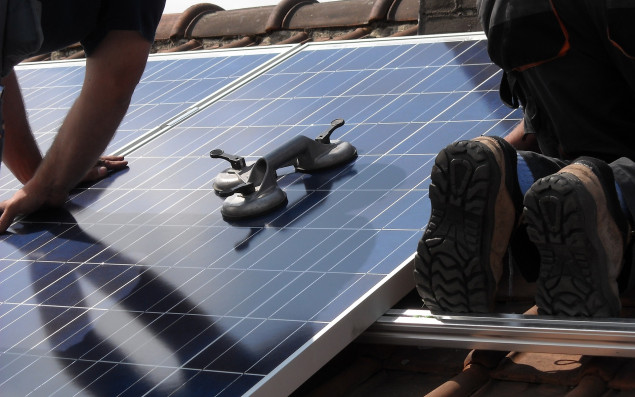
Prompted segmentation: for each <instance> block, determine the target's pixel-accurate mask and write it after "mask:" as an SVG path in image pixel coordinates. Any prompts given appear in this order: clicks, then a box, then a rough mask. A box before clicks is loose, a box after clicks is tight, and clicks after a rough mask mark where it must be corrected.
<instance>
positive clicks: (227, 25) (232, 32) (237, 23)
mask: <svg viewBox="0 0 635 397" xmlns="http://www.w3.org/2000/svg"><path fill="white" fill-rule="evenodd" d="M273 9H274V7H255V8H245V9H240V10H229V11H222V12H210V13H203V14H201V15H200V16H199V17H198V18H197V19H196V20H195V21H193V22H192V23H191V24H190V25H189V26H188V29H187V30H186V32H185V36H186V37H189V38H204V37H225V36H250V35H256V34H265V33H267V31H266V27H267V20H268V19H269V15H270V14H271V12H272V11H273Z"/></svg>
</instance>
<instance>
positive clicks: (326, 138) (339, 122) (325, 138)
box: [315, 119, 344, 143]
mask: <svg viewBox="0 0 635 397" xmlns="http://www.w3.org/2000/svg"><path fill="white" fill-rule="evenodd" d="M343 125H344V119H335V120H333V121H331V128H329V129H328V130H326V131H324V132H323V133H321V134H320V135H318V136H317V138H315V141H316V142H319V143H331V139H330V138H331V134H332V133H333V131H335V130H336V129H338V128H340V127H341V126H343Z"/></svg>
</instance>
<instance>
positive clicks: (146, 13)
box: [38, 0, 165, 55]
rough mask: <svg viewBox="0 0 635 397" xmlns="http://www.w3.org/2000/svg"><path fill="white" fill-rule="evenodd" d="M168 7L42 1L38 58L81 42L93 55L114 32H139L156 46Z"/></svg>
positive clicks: (160, 0) (143, 1)
mask: <svg viewBox="0 0 635 397" xmlns="http://www.w3.org/2000/svg"><path fill="white" fill-rule="evenodd" d="M164 6H165V0H102V1H97V0H42V31H43V33H44V42H43V44H42V46H41V47H40V50H39V51H38V54H45V53H49V52H51V51H55V50H59V49H62V48H64V47H67V46H69V45H71V44H74V43H77V42H80V43H81V44H82V46H83V47H84V51H85V52H86V54H87V55H91V54H92V53H93V52H94V50H95V49H96V48H97V46H98V45H99V44H100V43H101V41H102V40H103V39H104V37H105V36H106V34H107V33H108V32H110V31H111V30H131V31H136V32H139V33H140V34H141V35H142V36H143V37H144V38H145V39H146V40H148V41H149V42H152V41H154V34H155V32H156V29H157V26H158V25H159V20H160V19H161V15H162V14H163V8H164Z"/></svg>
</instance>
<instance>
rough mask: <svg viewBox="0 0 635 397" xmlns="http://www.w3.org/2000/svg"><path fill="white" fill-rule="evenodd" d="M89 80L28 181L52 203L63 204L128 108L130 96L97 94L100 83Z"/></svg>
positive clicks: (102, 148) (47, 202) (99, 153)
mask: <svg viewBox="0 0 635 397" xmlns="http://www.w3.org/2000/svg"><path fill="white" fill-rule="evenodd" d="M85 84H86V85H85V86H84V89H83V90H82V93H81V94H80V96H79V98H78V99H77V101H76V102H75V103H74V105H73V107H72V108H71V109H70V111H69V113H68V115H67V117H66V119H65V120H64V123H63V124H62V126H61V127H60V130H59V132H58V134H57V136H56V138H55V140H54V141H53V144H52V146H51V148H50V149H49V151H48V152H47V153H46V156H45V157H44V160H43V161H42V163H41V166H40V167H39V168H38V170H37V172H36V173H35V175H34V177H33V179H32V180H30V181H29V182H28V183H27V186H28V187H29V188H31V187H32V188H36V191H39V192H41V193H42V194H44V195H45V197H46V201H45V203H46V204H49V205H54V206H55V205H61V204H62V203H63V201H64V200H65V199H66V196H67V194H68V192H69V191H70V190H71V189H72V188H73V187H75V186H76V185H77V184H78V183H79V182H80V181H81V180H82V179H83V178H84V176H85V175H86V172H87V171H88V170H89V169H90V168H91V167H92V166H94V164H95V162H96V161H97V159H98V158H99V156H100V155H101V154H102V153H103V151H104V150H105V149H106V147H107V145H108V143H109V142H110V140H111V138H112V136H113V135H114V133H115V131H116V129H117V126H118V125H119V123H120V122H121V120H122V119H123V117H124V115H125V113H126V110H127V108H128V100H127V99H126V98H123V99H122V98H121V97H119V96H117V95H114V94H112V95H111V93H108V92H105V91H103V90H101V93H100V94H99V95H96V93H97V92H99V91H100V89H99V87H97V86H91V83H89V82H86V83H85ZM96 85H100V84H99V83H97V84H96ZM27 186H25V187H27Z"/></svg>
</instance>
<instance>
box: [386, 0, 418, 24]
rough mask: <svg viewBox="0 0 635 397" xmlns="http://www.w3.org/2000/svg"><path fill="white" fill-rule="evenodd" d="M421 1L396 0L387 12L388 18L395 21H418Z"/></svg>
mask: <svg viewBox="0 0 635 397" xmlns="http://www.w3.org/2000/svg"><path fill="white" fill-rule="evenodd" d="M419 2H420V0H396V1H395V2H393V3H392V4H391V6H390V9H389V10H388V12H387V13H386V19H387V20H388V21H395V22H405V21H416V20H417V19H418V15H419ZM413 18H414V19H413Z"/></svg>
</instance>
